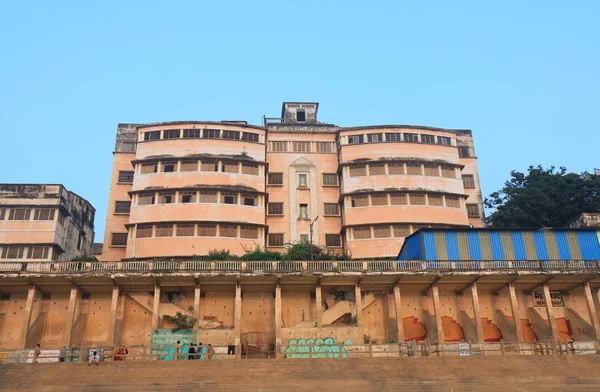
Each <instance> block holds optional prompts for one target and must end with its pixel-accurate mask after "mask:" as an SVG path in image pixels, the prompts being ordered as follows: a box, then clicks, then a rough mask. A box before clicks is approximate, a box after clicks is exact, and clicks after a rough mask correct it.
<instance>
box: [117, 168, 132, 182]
mask: <svg viewBox="0 0 600 392" xmlns="http://www.w3.org/2000/svg"><path fill="white" fill-rule="evenodd" d="M117 182H120V183H123V184H131V183H132V182H133V171H124V170H119V179H118V180H117Z"/></svg>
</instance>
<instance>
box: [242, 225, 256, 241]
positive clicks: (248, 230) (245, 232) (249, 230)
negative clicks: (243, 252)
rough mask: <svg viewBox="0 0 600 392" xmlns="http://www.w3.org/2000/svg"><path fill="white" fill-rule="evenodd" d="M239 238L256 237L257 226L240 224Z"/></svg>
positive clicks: (254, 238)
mask: <svg viewBox="0 0 600 392" xmlns="http://www.w3.org/2000/svg"><path fill="white" fill-rule="evenodd" d="M240 238H248V239H253V240H256V239H258V227H254V226H244V225H242V226H240Z"/></svg>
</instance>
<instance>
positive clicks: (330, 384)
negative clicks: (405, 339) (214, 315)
mask: <svg viewBox="0 0 600 392" xmlns="http://www.w3.org/2000/svg"><path fill="white" fill-rule="evenodd" d="M599 365H600V356H598V355H582V356H490V357H477V358H475V357H468V358H465V357H439V358H438V357H425V358H345V359H312V360H311V359H281V360H274V359H270V360H269V359H257V360H241V361H219V360H213V361H208V360H204V361H132V360H126V361H123V362H114V363H113V362H103V363H101V364H100V366H92V367H89V366H87V365H86V364H78V363H49V364H37V365H24V364H10V365H0V390H2V391H36V392H40V391H56V390H59V391H75V390H77V391H196V390H200V389H202V390H210V391H213V392H214V391H262V392H272V391H283V390H290V391H307V392H315V391H344V392H353V391H360V392H364V391H399V390H403V391H438V390H443V391H536V392H537V391H561V392H562V391H566V390H571V391H598V390H600V373H598V372H597V371H594V369H598V366H599ZM205 388H206V389H205Z"/></svg>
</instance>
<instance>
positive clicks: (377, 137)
mask: <svg viewBox="0 0 600 392" xmlns="http://www.w3.org/2000/svg"><path fill="white" fill-rule="evenodd" d="M367 141H368V142H369V143H379V142H382V141H383V134H381V133H370V134H368V135H367Z"/></svg>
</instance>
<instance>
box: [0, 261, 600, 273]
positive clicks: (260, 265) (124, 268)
mask: <svg viewBox="0 0 600 392" xmlns="http://www.w3.org/2000/svg"><path fill="white" fill-rule="evenodd" d="M599 263H600V262H599V261H597V260H569V261H565V260H548V261H529V260H510V261H504V260H497V261H421V260H369V261H355V260H352V261H348V260H343V261H332V260H327V261H239V260H237V261H205V260H203V261H195V260H192V261H189V260H188V261H175V260H153V261H123V262H120V261H110V262H101V261H95V262H79V261H66V262H54V261H49V262H23V263H18V262H6V263H4V262H0V273H10V272H16V273H87V272H131V273H135V272H149V271H156V272H173V273H175V272H179V271H224V272H227V271H231V272H238V271H239V272H242V271H247V272H253V271H267V272H271V271H281V272H302V271H313V272H332V273H336V272H362V273H380V272H402V271H465V272H468V271H482V270H483V271H524V270H533V271H540V272H548V271H557V270H558V271H570V270H585V271H597V272H600V264H599Z"/></svg>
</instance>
